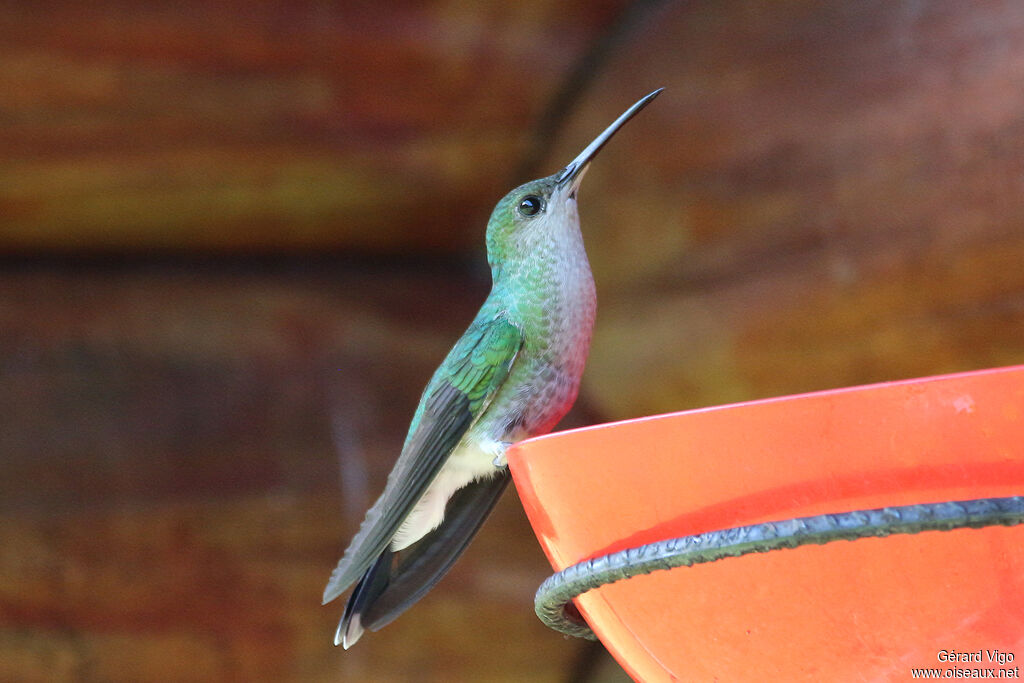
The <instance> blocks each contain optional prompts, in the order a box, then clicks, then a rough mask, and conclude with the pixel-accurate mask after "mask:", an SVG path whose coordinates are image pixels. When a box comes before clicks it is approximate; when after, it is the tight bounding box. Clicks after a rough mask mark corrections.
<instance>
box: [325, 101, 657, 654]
mask: <svg viewBox="0 0 1024 683" xmlns="http://www.w3.org/2000/svg"><path fill="white" fill-rule="evenodd" d="M660 92H661V89H660V88H659V89H658V90H655V91H654V92H652V93H650V94H649V95H647V96H646V97H644V98H643V99H641V100H640V101H639V102H637V103H636V104H634V105H633V106H632V107H630V108H629V109H628V110H626V112H625V113H624V114H622V116H620V117H619V118H618V119H617V120H616V121H615V122H614V123H613V124H612V125H610V126H608V128H607V129H605V131H604V132H603V133H601V134H600V135H598V136H597V138H596V139H594V141H593V142H591V143H590V144H589V145H587V148H586V149H584V150H583V151H582V152H580V154H579V156H577V157H576V158H575V159H573V161H572V162H571V163H570V164H569V165H568V166H566V167H565V168H563V169H562V170H561V171H559V172H558V173H555V174H554V175H551V176H548V177H547V178H541V179H540V180H534V181H532V182H529V183H526V184H525V185H521V186H519V187H517V188H516V189H514V190H512V191H511V192H510V193H508V194H507V195H505V197H504V198H502V200H501V201H499V202H498V205H497V206H496V207H495V208H494V212H493V213H492V214H491V218H490V220H489V221H488V222H487V262H488V264H489V265H490V267H491V278H492V285H491V292H490V294H489V295H488V297H487V300H486V301H484V304H483V306H482V307H481V308H480V312H479V313H477V315H476V318H474V319H473V322H472V323H471V324H470V326H469V329H467V330H466V332H465V334H463V335H462V338H460V339H459V341H458V342H456V344H455V347H454V348H453V349H452V350H451V351H450V352H449V353H448V356H447V358H445V359H444V362H443V363H441V367H439V368H438V369H437V371H436V372H435V373H434V376H433V377H432V378H431V379H430V383H429V384H427V388H426V389H425V390H424V391H423V396H422V397H421V398H420V403H419V406H418V407H417V408H416V413H415V414H414V415H413V418H412V424H411V425H410V427H409V433H408V435H407V436H406V438H405V445H404V446H403V447H402V452H401V454H400V455H399V456H398V461H397V462H396V463H395V466H394V469H392V470H391V474H390V475H388V480H387V484H386V485H385V487H384V493H383V494H381V496H380V498H379V499H378V500H377V502H376V503H374V505H373V507H372V508H370V510H369V512H367V513H366V518H365V519H364V520H363V523H362V525H361V526H360V527H359V532H358V533H357V534H356V536H355V538H353V539H352V542H351V543H350V544H349V546H348V548H347V549H346V550H345V554H344V556H343V557H342V558H341V561H340V562H338V566H337V568H335V570H334V572H333V573H332V574H331V578H330V581H328V582H327V588H326V589H325V590H324V604H326V603H328V602H330V601H331V600H334V599H335V598H336V597H338V596H339V595H341V594H342V593H343V592H344V591H345V590H347V589H348V587H349V586H351V585H352V584H353V583H354V582H356V581H357V580H358V583H357V584H356V587H355V590H354V591H353V592H352V595H350V596H349V599H348V603H347V604H346V605H345V612H344V615H343V616H342V618H341V623H340V624H339V625H338V630H337V632H336V633H335V635H334V644H335V645H338V644H341V645H343V646H344V647H345V649H348V648H349V647H351V646H352V645H353V644H355V642H356V641H357V640H359V637H360V636H361V635H362V634H363V630H364V629H366V628H369V629H372V630H374V631H376V630H378V629H380V628H381V627H383V626H385V625H386V624H388V623H390V622H391V621H392V620H393V619H395V618H396V617H397V616H398V615H400V614H401V613H402V612H404V611H405V610H406V609H408V608H409V607H411V606H412V605H413V604H414V603H415V602H416V601H417V600H419V599H420V598H421V597H423V596H424V595H425V594H426V593H427V591H429V590H430V589H431V588H432V587H433V586H434V584H436V583H437V582H438V581H439V580H440V579H441V577H442V576H444V575H445V573H447V571H448V570H449V569H450V568H451V566H452V564H453V563H454V562H455V560H456V559H458V557H459V556H460V555H461V554H462V552H463V551H464V550H465V549H466V546H468V545H469V542H470V540H472V538H473V536H474V535H475V534H476V532H477V530H478V529H479V528H480V525H481V524H483V522H484V519H486V518H487V515H488V514H489V513H490V511H491V508H493V507H494V504H495V503H496V502H497V501H498V498H499V497H500V496H501V494H502V492H503V491H504V490H505V486H506V485H507V484H508V481H509V474H508V466H507V464H506V461H505V450H506V448H508V446H509V445H510V444H512V443H514V442H516V441H519V440H521V439H525V438H527V437H530V436H536V435H538V434H544V433H547V432H549V431H551V428H552V427H554V426H555V424H556V423H557V422H558V421H559V420H561V419H562V417H563V416H564V415H565V413H566V412H568V410H569V408H570V407H571V406H572V404H573V402H574V401H575V400H576V394H577V392H578V390H579V384H580V377H581V376H582V374H583V364H584V362H585V361H586V358H587V352H588V351H589V348H590V336H591V332H592V330H593V327H594V312H595V309H596V307H597V299H596V296H595V294H594V278H593V276H592V275H591V273H590V264H589V263H588V262H587V254H586V251H584V248H583V236H582V235H581V234H580V219H579V214H578V213H577V209H576V192H577V190H578V189H579V186H580V181H581V180H582V179H583V175H584V173H586V170H587V168H588V166H589V165H590V162H591V160H592V159H593V158H594V156H595V155H596V154H597V153H598V151H599V150H600V149H601V148H602V147H603V146H604V144H605V143H606V142H608V140H609V139H610V138H611V137H612V136H613V135H614V134H615V132H616V131H617V130H618V129H619V128H621V127H622V125H623V124H624V123H626V121H628V120H629V119H631V118H632V117H633V116H634V115H635V114H636V113H637V112H638V111H640V110H641V109H643V108H644V107H645V106H646V105H647V103H649V102H650V101H651V100H653V99H654V98H655V97H656V96H657V95H658V93H660ZM398 551H403V552H402V553H401V555H399V556H398V558H397V560H398V561H397V563H396V561H395V560H396V558H395V553H397V552H398Z"/></svg>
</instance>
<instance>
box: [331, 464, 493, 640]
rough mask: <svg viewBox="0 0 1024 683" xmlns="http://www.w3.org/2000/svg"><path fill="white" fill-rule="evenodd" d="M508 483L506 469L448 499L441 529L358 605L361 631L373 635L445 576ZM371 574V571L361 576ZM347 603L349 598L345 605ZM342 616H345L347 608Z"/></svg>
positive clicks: (404, 557)
mask: <svg viewBox="0 0 1024 683" xmlns="http://www.w3.org/2000/svg"><path fill="white" fill-rule="evenodd" d="M510 479H511V477H510V476H509V473H508V470H507V469H506V470H504V471H503V472H499V473H498V474H497V475H495V476H494V477H492V478H490V479H486V480H484V481H478V482H474V483H472V484H470V485H469V486H466V487H465V488H463V489H462V490H460V491H458V492H457V493H456V494H455V495H454V496H452V499H451V500H450V501H449V502H448V507H447V510H446V512H445V517H444V522H443V523H442V524H441V526H440V527H438V528H437V529H435V530H434V531H431V532H430V533H429V534H427V535H426V536H424V537H423V539H422V540H420V541H418V542H417V543H416V544H415V545H413V546H412V547H410V548H409V549H408V550H406V551H404V552H403V553H402V559H401V561H400V562H399V565H398V568H397V569H396V570H395V571H394V572H392V573H391V577H390V579H391V580H390V582H385V583H383V584H382V585H381V586H380V589H379V590H377V592H375V593H374V594H373V597H374V599H373V600H371V601H367V602H363V603H362V604H363V605H365V608H364V609H362V610H361V615H362V617H361V623H362V625H363V626H364V627H365V628H369V629H370V630H373V631H377V630H380V629H381V628H383V627H384V626H387V625H388V624H390V623H391V622H392V621H394V620H395V618H397V617H398V615H400V614H401V613H402V612H404V611H405V610H407V609H409V608H410V607H412V606H413V605H414V604H415V603H416V602H417V601H418V600H419V599H420V598H422V597H423V596H424V595H426V594H427V592H428V591H429V590H430V589H431V588H433V587H434V585H435V584H436V583H437V582H438V581H440V580H441V578H442V577H444V575H445V574H447V573H448V570H449V569H451V567H452V565H453V564H454V563H455V561H456V560H457V559H459V556H460V555H462V553H463V552H464V551H465V550H466V546H468V545H469V542H470V541H471V540H473V537H474V536H476V532H477V531H479V530H480V527H481V526H482V525H483V523H484V520H485V519H487V516H488V515H489V514H490V512H491V510H492V509H493V508H494V505H495V504H496V503H497V502H498V499H499V498H501V494H502V493H503V492H504V491H505V487H506V486H508V482H509V480H510ZM374 568H376V565H375V567H374ZM373 571H374V570H373V569H371V570H370V572H368V573H367V576H369V574H370V573H371V572H373ZM363 581H364V582H365V581H366V578H365V577H364V578H363ZM360 586H362V583H360ZM358 592H359V589H356V593H358ZM352 602H353V600H352V599H350V600H349V604H351V603H352ZM345 614H346V617H347V615H348V609H347V608H346V611H345ZM342 623H343V624H344V623H345V620H342ZM352 642H355V641H352Z"/></svg>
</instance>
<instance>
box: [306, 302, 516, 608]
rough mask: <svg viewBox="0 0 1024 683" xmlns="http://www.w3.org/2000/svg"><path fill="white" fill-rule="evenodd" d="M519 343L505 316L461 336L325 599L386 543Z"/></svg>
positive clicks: (509, 362) (495, 385)
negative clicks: (382, 491)
mask: <svg viewBox="0 0 1024 683" xmlns="http://www.w3.org/2000/svg"><path fill="white" fill-rule="evenodd" d="M522 343H523V336H522V333H521V332H520V330H519V328H518V327H516V326H515V325H514V324H512V323H511V322H510V321H509V320H508V319H507V318H505V317H504V316H496V317H492V318H486V319H481V318H478V319H477V320H475V321H474V322H473V324H472V325H470V327H469V329H468V330H467V331H466V333H465V334H464V335H463V336H462V338H461V339H459V341H458V343H457V344H456V345H455V347H454V348H453V349H452V350H451V352H450V353H449V354H448V357H447V358H446V359H445V361H444V363H442V364H441V367H440V368H438V370H437V372H436V373H434V377H433V379H432V380H431V381H430V384H428V385H427V388H426V390H425V391H424V392H423V397H422V398H421V399H420V405H419V407H418V408H417V409H416V415H415V416H414V417H413V422H412V426H411V427H410V429H409V436H408V437H407V438H406V442H405V446H404V447H403V448H402V454H401V455H400V456H399V458H398V462H397V463H395V467H394V469H392V470H391V474H389V475H388V481H387V485H386V486H385V488H384V493H383V494H381V497H380V498H379V499H378V500H377V502H376V503H374V505H373V507H371V508H370V510H369V512H367V513H366V518H365V519H364V520H363V523H362V525H361V526H360V527H359V532H358V533H357V534H356V536H355V538H353V539H352V542H351V543H350V544H349V546H348V549H347V550H346V551H345V555H344V556H343V557H342V558H341V561H340V562H338V566H337V567H336V568H335V569H334V572H333V573H332V574H331V578H330V581H328V582H327V588H326V589H324V603H327V602H330V601H331V600H333V599H334V598H336V597H338V596H339V595H341V594H342V593H343V592H345V590H346V589H347V588H348V587H349V586H350V585H352V583H354V582H355V581H356V579H358V578H360V577H361V576H362V575H363V573H364V572H366V570H367V569H369V567H370V566H371V565H372V564H373V563H374V561H375V560H376V559H377V557H378V556H379V555H380V554H381V552H383V550H384V549H385V548H386V547H387V546H388V544H389V543H390V542H391V538H392V537H393V536H394V535H395V532H396V531H397V530H398V528H399V526H401V524H402V521H403V520H404V519H405V517H406V516H407V515H408V514H409V512H410V511H411V510H412V508H413V506H415V505H416V502H417V501H418V500H419V499H420V497H421V496H422V495H423V492H424V491H426V489H427V487H428V486H429V485H430V483H431V482H432V481H433V480H434V477H435V476H437V473H438V472H439V471H440V469H441V466H442V465H444V463H445V461H446V460H447V458H448V456H449V454H450V453H451V452H452V449H454V448H455V446H456V445H457V444H458V443H459V440H460V439H461V438H462V436H463V434H465V433H466V430H468V429H469V427H470V425H472V424H473V421H474V420H475V419H476V418H477V417H478V416H479V415H480V414H481V413H482V412H483V411H484V409H485V408H486V407H487V405H488V403H490V401H491V399H493V398H494V395H495V393H497V391H498V389H499V388H500V387H501V385H502V383H503V382H504V381H505V378H506V377H508V373H509V369H510V368H511V367H512V363H513V361H514V360H515V358H516V355H517V354H518V353H519V349H520V347H521V346H522Z"/></svg>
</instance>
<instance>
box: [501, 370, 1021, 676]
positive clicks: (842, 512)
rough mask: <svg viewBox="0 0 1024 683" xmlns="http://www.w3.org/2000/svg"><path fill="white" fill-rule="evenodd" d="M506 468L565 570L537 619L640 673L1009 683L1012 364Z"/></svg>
mask: <svg viewBox="0 0 1024 683" xmlns="http://www.w3.org/2000/svg"><path fill="white" fill-rule="evenodd" d="M509 464H510V466H511V469H512V475H513V477H514V480H515V483H516V487H517V489H518V491H519V495H520V497H521V498H522V501H523V504H524V506H525V507H526V511H527V514H528V515H529V518H530V522H531V523H532V525H533V528H534V531H535V532H536V534H537V538H538V539H539V541H540V543H541V545H542V546H543V548H544V551H545V552H546V553H547V555H548V558H549V559H550V561H551V565H552V566H553V567H554V568H555V570H557V571H558V572H559V574H556V575H555V576H553V577H552V578H551V579H549V580H548V581H547V582H546V583H545V585H544V586H542V587H541V590H540V591H539V592H538V605H537V607H538V614H540V615H542V618H543V619H545V621H547V622H548V623H549V624H551V625H553V626H554V627H556V628H559V629H560V630H563V631H565V632H567V633H572V634H574V635H583V636H586V635H589V633H590V629H593V633H594V634H596V635H597V637H599V638H600V639H601V641H602V642H603V643H604V644H605V645H606V646H607V648H608V649H609V650H610V651H611V652H612V654H613V655H614V656H615V657H616V659H618V661H619V662H620V663H621V664H622V665H623V667H624V668H625V669H626V670H627V671H628V672H629V673H630V674H631V675H632V676H633V677H634V678H637V679H639V680H645V681H658V680H722V681H740V680H789V681H792V680H815V681H819V680H892V679H896V680H909V679H911V678H912V677H913V676H914V674H913V670H926V669H928V670H933V669H934V670H938V674H937V675H938V676H940V677H946V678H959V677H971V676H972V675H974V676H975V677H977V676H978V674H977V673H975V674H972V673H971V672H970V671H967V672H966V673H965V671H964V670H966V669H981V670H991V673H988V671H982V672H981V673H980V676H981V677H985V676H995V677H1018V676H1019V675H1020V666H1021V664H1022V661H1024V528H1021V527H1015V526H1013V525H1016V524H1019V523H1020V522H1021V521H1024V498H1020V497H1018V496H1024V366H1017V367H1009V368H999V369H993V370H985V371H979V372H968V373H962V374H956V375H947V376H941V377H930V378H925V379H920V380H910V381H902V382H892V383H887V384H878V385H871V386H865V387H856V388H850V389H839V390H834V391H824V392H819V393H813V394H804V395H799V396H790V397H784V398H778V399H769V400H763V401H753V402H750V403H741V404H736V405H729V406H721V407H715V408H707V409H703V410H692V411H687V412H681V413H673V414H668V415H659V416H654V417H648V418H642V419H636V420H628V421H625V422H618V423H612V424H606V425H599V426H596V427H588V428H585V429H578V430H572V431H566V432H560V433H557V434H552V435H549V436H545V437H540V438H537V439H531V440H528V441H524V442H523V443H520V444H517V445H516V446H514V447H513V448H512V449H511V451H510V453H509ZM577 609H578V612H577V611H576V610H577ZM584 620H585V621H584ZM947 670H948V671H949V673H947ZM956 670H960V671H959V672H957V671H956ZM918 676H919V677H920V676H922V675H921V674H920V673H919V674H918Z"/></svg>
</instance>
